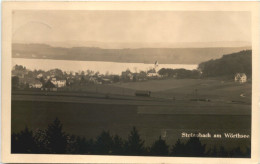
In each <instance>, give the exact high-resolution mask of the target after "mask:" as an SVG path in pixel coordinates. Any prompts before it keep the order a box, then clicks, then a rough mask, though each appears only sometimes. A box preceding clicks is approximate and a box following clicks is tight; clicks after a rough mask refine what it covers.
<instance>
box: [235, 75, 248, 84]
mask: <svg viewBox="0 0 260 164" xmlns="http://www.w3.org/2000/svg"><path fill="white" fill-rule="evenodd" d="M246 81H247V76H246V74H245V73H237V74H236V75H235V82H239V83H245V82H246Z"/></svg>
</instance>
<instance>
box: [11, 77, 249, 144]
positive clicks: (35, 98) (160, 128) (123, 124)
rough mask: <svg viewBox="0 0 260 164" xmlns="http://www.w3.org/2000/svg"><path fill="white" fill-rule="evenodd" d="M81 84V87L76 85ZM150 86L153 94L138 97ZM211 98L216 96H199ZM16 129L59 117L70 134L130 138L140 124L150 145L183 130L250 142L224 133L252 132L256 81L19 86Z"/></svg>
mask: <svg viewBox="0 0 260 164" xmlns="http://www.w3.org/2000/svg"><path fill="white" fill-rule="evenodd" d="M74 89H75V88H74ZM136 90H150V91H152V96H151V97H136V96H134V92H135V91H136ZM194 99H204V100H205V99H208V100H210V101H193V100H194ZM11 112H12V132H19V131H21V130H23V129H24V127H25V126H27V127H28V128H30V129H33V130H37V129H38V128H40V129H45V128H46V127H47V125H48V124H49V123H50V122H52V121H53V120H54V118H55V117H58V118H59V119H60V120H61V122H62V123H63V127H64V130H65V131H66V132H67V133H70V134H74V135H78V136H85V137H87V138H89V139H90V138H93V139H94V138H95V137H96V136H98V135H99V134H100V133H101V132H102V131H103V130H108V131H110V132H111V133H112V134H118V135H120V136H122V137H124V138H127V137H128V135H129V134H128V133H129V131H130V130H131V129H132V127H133V126H135V127H136V128H137V129H138V130H139V132H140V134H141V137H142V139H144V140H145V144H146V145H151V144H152V142H153V141H154V140H156V139H158V137H159V136H161V137H162V138H163V139H164V140H166V142H167V143H168V144H173V143H175V142H176V140H177V139H181V140H182V141H186V140H187V138H182V137H181V134H182V133H195V132H200V133H210V134H212V135H213V134H221V135H222V138H202V139H201V140H202V142H204V143H206V144H207V146H208V147H211V146H213V145H224V146H225V147H226V148H227V149H231V148H234V147H236V146H238V145H239V146H241V148H245V147H250V144H251V139H250V138H247V139H234V138H233V139H231V138H225V137H224V133H239V134H246V135H251V84H250V83H245V84H237V83H234V82H233V81H221V80H214V79H208V80H205V79H167V80H151V81H145V82H131V83H121V84H119V83H118V84H108V85H90V86H79V87H78V88H76V90H74V92H72V91H70V90H63V91H58V92H35V91H30V92H28V91H15V92H13V94H12V111H11Z"/></svg>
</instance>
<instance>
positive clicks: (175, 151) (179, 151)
mask: <svg viewBox="0 0 260 164" xmlns="http://www.w3.org/2000/svg"><path fill="white" fill-rule="evenodd" d="M171 154H172V155H173V156H180V157H183V156H185V155H186V148H185V144H184V143H182V142H181V141H180V139H178V140H177V141H176V143H175V145H173V147H172V153H171Z"/></svg>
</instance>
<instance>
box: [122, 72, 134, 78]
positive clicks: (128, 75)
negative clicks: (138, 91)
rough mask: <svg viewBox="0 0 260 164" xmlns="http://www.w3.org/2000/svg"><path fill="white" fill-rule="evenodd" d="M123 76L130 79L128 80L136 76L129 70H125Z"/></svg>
mask: <svg viewBox="0 0 260 164" xmlns="http://www.w3.org/2000/svg"><path fill="white" fill-rule="evenodd" d="M121 76H122V78H123V79H128V80H133V78H134V76H133V74H132V73H131V72H130V71H129V70H127V71H123V72H122V75H121Z"/></svg>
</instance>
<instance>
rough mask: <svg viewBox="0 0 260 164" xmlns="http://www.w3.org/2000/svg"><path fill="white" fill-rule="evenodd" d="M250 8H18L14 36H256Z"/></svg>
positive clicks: (33, 39) (130, 39)
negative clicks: (172, 9) (47, 9)
mask: <svg viewBox="0 0 260 164" xmlns="http://www.w3.org/2000/svg"><path fill="white" fill-rule="evenodd" d="M250 18H251V15H250V12H245V11H241V12H237V11H236V12H231V11H33V10H26V11H14V12H13V20H12V21H13V26H12V33H13V38H12V39H13V42H19V43H49V42H85V41H95V42H105V43H111V42H118V43H124V42H127V43H181V42H251V19H250Z"/></svg>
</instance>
